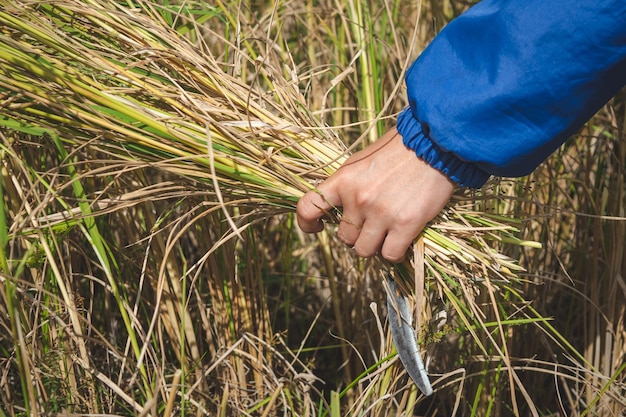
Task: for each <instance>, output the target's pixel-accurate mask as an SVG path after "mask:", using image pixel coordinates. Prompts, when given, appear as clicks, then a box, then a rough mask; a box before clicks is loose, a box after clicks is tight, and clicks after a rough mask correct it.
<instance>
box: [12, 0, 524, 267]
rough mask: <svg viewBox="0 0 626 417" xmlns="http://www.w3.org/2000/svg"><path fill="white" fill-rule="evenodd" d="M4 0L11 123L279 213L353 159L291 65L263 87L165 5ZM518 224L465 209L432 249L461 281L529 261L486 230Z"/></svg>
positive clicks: (436, 229)
mask: <svg viewBox="0 0 626 417" xmlns="http://www.w3.org/2000/svg"><path fill="white" fill-rule="evenodd" d="M1 4H2V9H1V10H2V11H0V22H2V23H1V24H0V25H1V26H0V27H1V28H2V32H1V34H0V94H1V95H2V99H3V101H2V114H3V116H4V117H3V120H2V121H1V122H0V123H1V124H2V125H4V126H5V127H8V128H15V129H24V127H25V126H37V127H45V128H46V129H48V131H49V132H50V133H52V134H54V135H57V136H58V137H60V138H61V139H62V140H64V141H66V142H69V143H71V144H73V145H75V146H89V147H92V148H94V149H97V150H98V151H101V152H105V153H108V154H111V155H114V156H115V157H117V158H123V159H126V160H129V161H134V162H137V161H140V162H144V163H146V164H150V165H152V166H155V167H158V168H159V169H162V170H164V171H168V172H171V173H176V174H179V175H181V176H183V177H188V178H192V179H194V180H196V181H198V182H199V183H201V184H206V185H208V186H209V187H213V188H212V190H213V192H214V193H215V194H216V198H219V199H220V201H224V203H225V204H236V205H246V204H253V205H255V206H257V207H258V206H259V205H261V206H263V207H265V209H266V214H267V215H269V214H272V213H277V212H280V211H284V209H285V208H288V209H292V208H293V207H294V205H295V202H296V201H297V199H298V198H299V197H300V196H301V195H302V194H303V193H304V192H305V191H307V190H308V189H310V188H311V187H314V186H315V184H316V183H317V182H318V181H320V180H322V179H324V178H325V177H327V176H328V175H329V174H330V173H332V172H333V171H334V170H336V169H337V168H338V167H339V166H340V165H341V162H342V161H343V160H344V159H345V158H346V157H347V154H346V146H345V145H344V144H343V143H342V142H341V140H340V139H339V138H338V137H337V136H336V135H334V134H333V133H332V130H330V129H328V128H326V127H324V126H320V125H319V122H318V121H317V120H316V119H315V118H314V117H313V116H311V114H310V113H308V112H307V111H305V110H303V107H302V106H301V105H300V100H299V93H298V92H297V90H296V89H295V88H290V87H289V86H290V84H289V83H288V82H286V81H285V80H283V79H281V75H280V74H279V73H277V72H272V73H271V74H270V73H268V72H267V71H268V70H267V69H265V70H264V71H266V74H269V77H268V83H269V84H268V86H267V87H268V88H273V91H272V94H261V93H259V92H258V91H256V90H255V89H254V88H251V87H250V86H249V85H247V84H246V83H244V82H242V81H241V80H238V79H236V78H234V77H232V76H229V75H228V74H226V73H225V72H224V71H223V70H222V66H221V65H220V63H218V62H217V61H216V59H215V58H214V57H213V56H211V55H209V54H207V53H204V52H202V51H200V50H199V49H198V48H197V47H195V46H194V45H193V44H191V43H190V42H188V41H186V40H185V39H184V38H183V37H181V36H180V34H179V33H178V32H176V31H175V30H174V29H172V28H171V27H170V26H168V25H167V24H165V22H163V21H162V20H159V18H158V11H157V10H155V7H156V6H154V5H151V4H147V3H141V2H140V3H136V4H135V6H136V7H141V8H142V9H141V10H138V9H133V8H130V7H128V6H122V5H120V4H119V3H114V2H107V1H104V0H93V1H89V2H83V1H61V2H54V3H51V4H46V3H43V4H30V3H26V4H21V3H18V2H12V1H2V3H1ZM259 65H260V66H262V65H263V63H262V62H261V63H259ZM270 80H273V82H272V81H270ZM285 86H287V87H285ZM229 202H230V203H229ZM515 232H516V229H515V228H514V227H512V226H511V225H509V224H507V223H506V222H501V221H500V219H497V218H496V217H489V216H485V215H478V214H477V213H475V212H473V211H471V210H467V209H465V208H464V207H463V206H459V207H457V208H454V209H450V210H447V211H446V213H444V214H442V215H440V216H439V217H438V218H437V219H436V220H435V221H434V222H433V224H432V225H430V227H429V228H427V229H426V230H425V232H424V244H425V252H426V259H427V260H428V261H429V263H430V264H431V265H432V266H433V267H434V266H436V267H437V268H441V270H444V271H446V272H447V273H450V274H452V275H454V276H457V277H462V276H470V277H472V276H474V275H475V274H483V273H485V272H486V271H490V273H495V274H497V275H499V274H500V271H502V270H505V271H511V270H516V269H519V268H518V267H517V266H516V265H515V263H514V262H512V261H511V260H510V259H506V258H504V257H502V256H500V255H498V254H495V253H493V251H492V250H491V249H490V247H489V246H488V245H486V244H485V242H484V240H483V239H484V238H488V239H508V240H510V241H515V242H517V243H521V242H519V241H517V240H516V238H515V237H514V236H513V233H515ZM502 267H504V268H502Z"/></svg>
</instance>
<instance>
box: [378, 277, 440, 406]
mask: <svg viewBox="0 0 626 417" xmlns="http://www.w3.org/2000/svg"><path fill="white" fill-rule="evenodd" d="M387 284H388V287H389V288H388V289H387V314H388V316H389V327H390V329H391V337H392V338H393V343H395V345H396V350H397V351H398V356H400V361H401V362H402V364H403V365H404V368H405V369H406V372H407V373H408V374H409V376H410V377H411V379H412V380H413V381H414V382H415V384H416V385H417V387H418V388H419V389H420V391H422V393H423V394H424V395H431V394H432V393H433V388H432V386H431V385H430V381H429V379H428V374H426V369H425V367H424V362H423V361H422V357H421V355H420V351H419V347H418V346H417V340H416V339H415V330H414V329H413V325H412V322H413V320H412V314H411V311H410V309H409V303H408V300H407V299H406V297H405V296H404V295H403V294H402V293H401V291H400V290H399V289H398V287H397V284H396V282H395V281H394V279H393V278H392V277H391V276H388V277H387Z"/></svg>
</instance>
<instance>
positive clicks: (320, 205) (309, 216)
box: [296, 184, 341, 233]
mask: <svg viewBox="0 0 626 417" xmlns="http://www.w3.org/2000/svg"><path fill="white" fill-rule="evenodd" d="M323 185H324V184H322V185H321V186H320V188H319V189H318V190H319V191H318V192H315V191H309V192H308V193H306V194H305V195H304V196H303V197H302V198H301V199H300V200H299V201H298V204H297V205H296V217H297V220H298V226H299V227H300V229H302V231H303V232H306V233H317V232H321V231H322V229H323V228H324V222H323V220H322V218H323V217H324V216H325V215H327V214H328V213H329V212H330V211H331V210H333V209H334V208H336V207H340V206H341V199H340V198H339V196H337V195H336V194H335V193H332V192H330V191H331V190H329V191H328V192H326V191H324V190H323Z"/></svg>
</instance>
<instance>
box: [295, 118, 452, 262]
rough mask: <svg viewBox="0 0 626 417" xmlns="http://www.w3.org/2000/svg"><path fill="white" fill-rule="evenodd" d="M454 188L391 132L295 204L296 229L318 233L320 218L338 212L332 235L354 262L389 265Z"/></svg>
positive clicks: (321, 226) (349, 159)
mask: <svg viewBox="0 0 626 417" xmlns="http://www.w3.org/2000/svg"><path fill="white" fill-rule="evenodd" d="M454 187H455V184H454V183H453V182H452V181H451V180H450V179H448V177H446V176H445V175H444V174H443V173H441V172H440V171H438V170H436V169H435V168H432V167H431V166H430V165H428V164H427V163H425V162H424V161H422V160H421V159H419V158H418V157H417V156H416V155H415V152H414V151H413V150H411V149H408V148H407V147H406V146H404V144H403V143H402V137H401V136H400V134H399V133H398V131H397V130H396V129H395V128H394V129H391V130H389V131H388V132H387V133H385V134H384V135H383V136H381V138H380V139H379V140H378V141H376V142H375V143H373V144H372V145H370V146H368V147H367V148H365V149H364V150H362V151H360V152H357V153H355V154H354V155H352V156H351V157H350V158H348V160H346V162H345V163H344V164H343V165H342V167H341V168H339V169H338V170H337V171H336V172H335V173H334V174H333V175H331V176H330V177H329V178H328V179H327V180H325V181H324V182H323V183H322V184H320V185H319V186H318V187H317V191H309V192H308V193H306V194H305V195H304V196H303V197H302V198H301V199H300V201H298V205H297V208H296V214H297V218H298V225H299V226H300V228H301V229H302V230H303V231H304V232H307V233H315V232H319V231H321V230H322V229H323V228H324V222H323V221H322V217H323V216H324V214H325V213H327V212H329V211H331V210H332V209H333V208H337V207H342V208H343V215H342V217H341V222H340V223H339V228H338V231H337V236H338V237H339V239H340V240H341V241H342V242H344V243H345V244H346V245H349V246H353V247H354V250H355V251H356V253H357V254H358V255H359V256H363V257H370V256H373V255H375V254H376V253H378V252H380V254H381V255H382V256H383V258H385V259H387V260H388V261H391V262H400V261H402V260H403V259H404V257H405V254H406V251H407V249H408V247H409V246H410V245H411V243H412V242H413V240H414V239H415V238H416V237H417V236H418V235H419V233H420V232H421V231H422V229H423V228H424V226H425V225H426V223H428V222H429V221H430V220H432V219H433V218H434V217H435V216H436V215H437V214H438V213H439V212H440V211H441V209H442V208H443V207H444V206H445V205H446V203H447V202H448V201H449V200H450V197H451V196H452V192H453V191H454Z"/></svg>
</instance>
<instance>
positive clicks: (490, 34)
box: [398, 0, 626, 187]
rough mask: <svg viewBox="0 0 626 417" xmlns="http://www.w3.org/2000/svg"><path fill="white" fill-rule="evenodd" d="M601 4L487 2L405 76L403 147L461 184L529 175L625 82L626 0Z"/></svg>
mask: <svg viewBox="0 0 626 417" xmlns="http://www.w3.org/2000/svg"><path fill="white" fill-rule="evenodd" d="M599 3H600V2H592V1H564V0H552V1H547V2H546V1H540V0H529V1H524V2H519V1H517V2H516V1H502V0H500V1H498V0H485V1H483V2H481V3H479V4H478V5H476V6H474V7H473V8H471V9H470V10H469V11H468V12H466V13H465V14H463V15H462V16H460V17H458V18H457V19H455V20H454V21H452V22H451V23H450V24H449V25H448V26H446V27H445V28H444V29H443V30H442V32H441V33H440V34H439V35H438V36H437V37H436V38H435V39H434V40H433V42H432V43H431V44H430V45H429V46H428V48H427V49H426V50H425V51H424V52H423V53H422V55H421V56H420V57H419V58H418V59H417V60H416V62H415V63H414V64H413V66H412V67H411V68H410V69H409V71H408V73H407V77H406V82H407V88H408V96H409V104H410V109H411V110H410V114H405V115H401V117H400V118H399V120H398V130H399V132H400V133H401V134H402V136H403V138H404V141H405V144H406V145H407V146H409V147H411V148H412V149H415V150H416V152H417V153H418V156H420V157H421V158H422V159H424V160H426V162H428V163H429V164H431V165H432V166H434V167H435V168H437V169H439V170H441V171H442V172H444V173H446V175H448V177H450V178H451V179H453V180H454V181H455V182H457V183H459V184H461V185H467V186H470V187H479V186H481V185H482V184H483V183H484V181H485V180H486V179H487V178H488V177H489V175H498V176H520V175H525V174H528V173H529V172H531V171H532V170H533V169H534V168H535V167H536V166H537V165H538V164H539V163H541V161H543V160H544V159H545V158H546V157H547V156H548V155H549V154H550V153H552V152H553V151H554V150H555V149H556V148H557V147H559V146H560V145H561V144H562V143H563V142H564V141H565V140H566V139H567V138H568V137H569V136H571V135H572V134H573V133H575V132H576V131H577V130H578V129H580V127H581V126H582V125H583V124H584V123H585V122H586V121H587V120H588V119H589V118H590V117H591V116H592V115H593V114H594V113H595V112H596V111H597V110H598V109H599V108H600V107H601V106H602V105H604V104H605V103H606V102H607V101H608V100H609V99H610V98H611V97H612V96H613V95H615V94H616V93H617V91H618V90H619V89H620V88H621V87H622V86H623V85H624V84H625V82H626V23H625V22H626V2H623V1H606V2H602V3H601V5H602V6H599V5H598V4H599ZM407 117H410V118H407ZM429 142H432V143H429ZM420 153H421V154H420Z"/></svg>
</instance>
